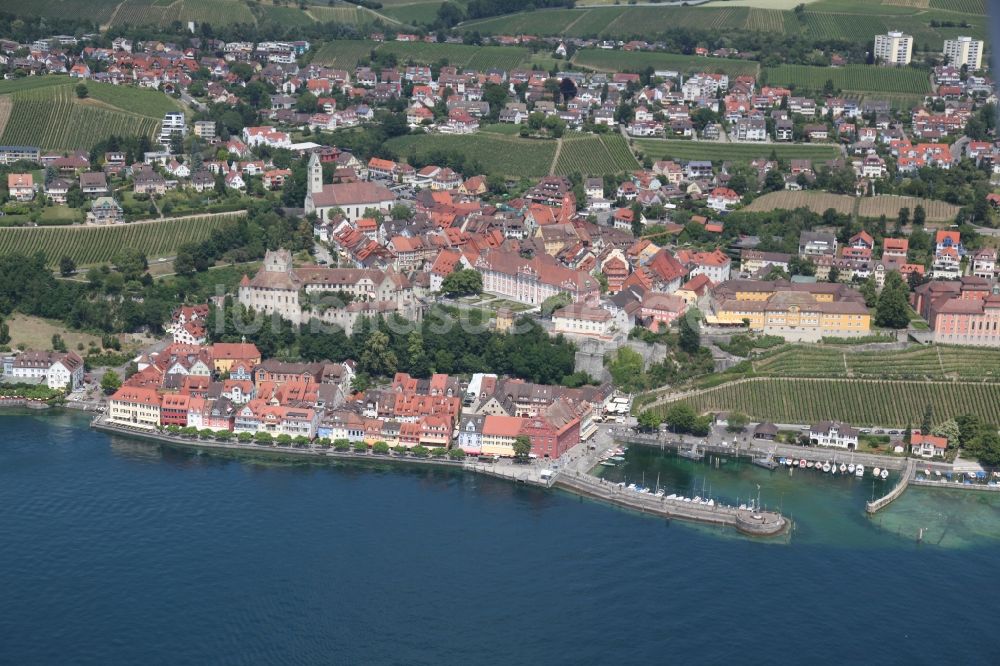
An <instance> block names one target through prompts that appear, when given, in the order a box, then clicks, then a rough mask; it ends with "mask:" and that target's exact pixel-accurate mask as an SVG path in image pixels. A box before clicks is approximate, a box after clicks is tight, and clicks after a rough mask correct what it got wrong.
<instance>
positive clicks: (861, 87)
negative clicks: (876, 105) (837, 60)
mask: <svg viewBox="0 0 1000 666" xmlns="http://www.w3.org/2000/svg"><path fill="white" fill-rule="evenodd" d="M766 72H767V77H768V78H767V80H768V82H769V83H771V84H772V85H780V86H795V87H796V88H799V89H806V90H822V89H823V86H824V85H825V84H826V82H827V81H828V80H829V81H833V85H834V86H835V87H837V88H840V89H842V90H849V91H854V92H872V93H879V92H890V93H892V92H896V93H923V92H930V81H929V80H928V78H927V73H926V72H922V71H920V70H918V69H911V68H909V67H905V68H894V69H891V68H887V67H870V66H867V65H847V66H846V67H836V68H831V67H810V66H808V65H781V66H778V67H768V68H767V70H766Z"/></svg>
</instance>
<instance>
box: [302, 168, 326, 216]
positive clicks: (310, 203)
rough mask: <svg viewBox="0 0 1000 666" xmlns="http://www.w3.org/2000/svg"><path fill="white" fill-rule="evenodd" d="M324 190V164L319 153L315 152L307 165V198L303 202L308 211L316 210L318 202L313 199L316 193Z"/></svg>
mask: <svg viewBox="0 0 1000 666" xmlns="http://www.w3.org/2000/svg"><path fill="white" fill-rule="evenodd" d="M322 191H323V165H322V164H320V162H319V155H317V154H316V153H313V154H312V156H311V157H310V158H309V166H308V167H306V200H305V203H304V204H303V207H304V208H305V211H306V213H312V212H315V211H316V203H315V201H314V200H313V195H314V194H319V193H320V192H322Z"/></svg>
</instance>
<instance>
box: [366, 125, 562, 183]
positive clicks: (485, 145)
mask: <svg viewBox="0 0 1000 666" xmlns="http://www.w3.org/2000/svg"><path fill="white" fill-rule="evenodd" d="M386 147H388V148H390V149H391V150H393V151H395V152H396V154H397V155H399V157H401V158H403V159H406V158H408V157H411V156H421V157H426V156H427V155H429V154H430V153H433V152H436V151H443V152H454V153H460V154H462V155H465V156H466V157H467V158H469V159H475V160H478V161H479V162H480V164H482V166H483V168H484V169H485V171H486V173H487V174H497V175H502V176H528V177H537V176H544V175H547V174H548V173H549V168H550V167H551V166H552V160H553V158H554V157H555V153H556V142H555V141H543V140H533V139H521V138H519V137H508V136H501V135H498V134H492V133H490V134H485V133H479V134H473V135H471V136H454V135H451V136H449V135H445V134H418V135H411V136H400V137H396V138H394V139H390V140H389V141H388V142H387V143H386ZM465 175H466V176H471V175H473V174H465Z"/></svg>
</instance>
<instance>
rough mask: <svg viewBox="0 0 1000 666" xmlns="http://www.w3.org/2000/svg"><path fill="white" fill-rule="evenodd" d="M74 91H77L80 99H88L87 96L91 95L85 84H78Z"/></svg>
mask: <svg viewBox="0 0 1000 666" xmlns="http://www.w3.org/2000/svg"><path fill="white" fill-rule="evenodd" d="M74 90H75V91H76V96H77V97H78V98H80V99H87V95H89V94H90V91H89V90H87V86H86V85H85V84H83V83H78V84H77V85H76V88H74Z"/></svg>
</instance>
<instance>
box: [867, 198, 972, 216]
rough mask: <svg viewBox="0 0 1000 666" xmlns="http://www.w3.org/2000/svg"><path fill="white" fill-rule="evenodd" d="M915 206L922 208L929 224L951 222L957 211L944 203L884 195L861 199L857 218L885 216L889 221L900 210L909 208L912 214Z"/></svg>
mask: <svg viewBox="0 0 1000 666" xmlns="http://www.w3.org/2000/svg"><path fill="white" fill-rule="evenodd" d="M917 206H923V207H924V211H925V212H926V213H927V220H928V221H929V222H953V221H954V220H955V217H956V216H957V215H958V211H959V207H958V206H956V205H954V204H950V203H947V202H945V201H936V200H934V199H920V198H918V197H899V196H891V195H886V194H884V195H879V196H875V197H864V198H862V199H861V201H860V204H859V206H858V217H870V218H878V217H881V216H882V215H885V216H886V217H887V218H888V219H890V220H891V219H893V218H895V217H896V216H897V215H899V210H900V209H901V208H909V209H910V213H911V214H912V213H913V209H914V208H916V207H917Z"/></svg>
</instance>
